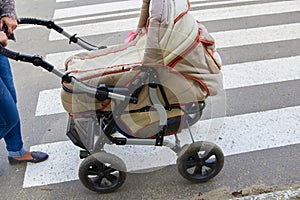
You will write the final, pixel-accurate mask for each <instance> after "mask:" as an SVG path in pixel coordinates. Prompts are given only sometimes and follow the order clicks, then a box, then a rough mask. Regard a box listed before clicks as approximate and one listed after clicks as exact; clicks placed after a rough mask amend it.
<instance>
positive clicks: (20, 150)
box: [0, 0, 48, 165]
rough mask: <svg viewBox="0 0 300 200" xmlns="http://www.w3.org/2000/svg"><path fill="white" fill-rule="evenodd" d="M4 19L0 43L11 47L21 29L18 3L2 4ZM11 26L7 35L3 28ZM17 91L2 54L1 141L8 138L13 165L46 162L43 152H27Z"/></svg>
mask: <svg viewBox="0 0 300 200" xmlns="http://www.w3.org/2000/svg"><path fill="white" fill-rule="evenodd" d="M0 6H1V11H0V12H1V13H0V14H1V18H0V30H1V31H0V43H1V44H2V45H3V46H6V45H7V40H8V37H7V36H10V35H12V34H13V31H14V29H15V28H16V27H17V25H18V24H17V20H16V19H17V17H16V12H15V2H14V0H2V1H0ZM4 25H6V26H7V32H6V33H4V32H3V31H2V27H3V26H4ZM16 103H17V99H16V91H15V88H14V83H13V78H12V72H11V69H10V64H9V61H8V59H7V58H6V57H5V56H3V55H2V54H0V139H2V138H4V141H5V143H6V149H7V151H8V161H9V163H10V164H11V165H14V164H19V163H24V162H34V163H37V162H42V161H44V160H46V159H47V158H48V154H46V153H43V152H30V151H26V150H25V149H24V147H23V141H22V136H21V128H20V118H19V114H18V108H17V105H16Z"/></svg>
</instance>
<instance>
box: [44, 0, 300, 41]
mask: <svg viewBox="0 0 300 200" xmlns="http://www.w3.org/2000/svg"><path fill="white" fill-rule="evenodd" d="M299 10H300V1H289V2H276V3H266V4H259V5H247V6H236V7H229V8H228V7H227V8H217V9H207V10H201V11H199V10H198V11H191V12H190V13H191V14H193V15H194V16H195V18H196V19H199V20H201V21H202V22H205V21H211V20H223V19H232V18H240V17H250V16H259V15H268V14H276V13H284V12H293V11H299ZM137 22H138V18H130V19H119V20H114V21H105V22H98V23H90V24H83V25H75V26H68V27H64V30H66V31H67V32H70V33H77V34H78V35H79V36H81V37H83V36H90V35H98V34H105V33H113V32H120V31H128V30H132V29H135V28H136V25H137ZM282 32H284V31H282ZM283 38H284V37H283ZM61 39H65V38H64V36H63V35H61V34H59V33H57V32H55V31H53V30H52V31H51V32H50V35H49V40H51V41H53V40H61Z"/></svg>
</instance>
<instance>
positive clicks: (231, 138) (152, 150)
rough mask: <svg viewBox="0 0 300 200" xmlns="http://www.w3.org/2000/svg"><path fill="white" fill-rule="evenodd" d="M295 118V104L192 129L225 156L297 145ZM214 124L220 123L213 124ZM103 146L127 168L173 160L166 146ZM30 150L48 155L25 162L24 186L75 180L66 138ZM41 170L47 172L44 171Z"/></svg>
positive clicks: (73, 152) (299, 113)
mask: <svg viewBox="0 0 300 200" xmlns="http://www.w3.org/2000/svg"><path fill="white" fill-rule="evenodd" d="M299 119H300V106H296V107H288V108H282V109H278V110H271V111H264V112H257V113H248V114H243V115H237V116H231V117H225V118H217V119H211V120H204V121H200V122H198V124H196V125H194V126H193V127H192V129H193V133H194V137H195V139H196V140H197V141H199V140H205V141H212V142H214V143H216V144H218V145H219V146H220V147H221V149H222V150H223V152H224V154H225V156H228V155H235V154H240V153H245V152H252V151H257V150H263V149H269V148H275V147H282V146H287V145H292V144H299V143H300V122H299ZM214 121H219V122H217V123H215V122H214ZM220 122H221V123H220ZM216 124H222V126H219V125H217V126H215V125H216ZM287 125H288V126H287ZM180 137H181V138H182V141H183V144H184V143H186V142H188V141H189V140H188V139H186V138H188V133H187V131H186V130H185V131H184V133H182V134H180ZM172 138H173V137H172ZM188 143H190V142H188ZM108 147H110V148H108ZM105 149H107V151H108V152H111V153H113V154H116V155H118V156H119V157H120V158H121V159H122V160H123V161H124V162H125V164H126V166H127V169H128V171H135V170H141V169H149V168H152V167H153V168H154V167H159V166H166V165H171V164H175V161H176V155H175V153H173V152H172V151H171V150H170V149H168V148H166V147H154V146H151V147H145V146H144V147H141V146H115V145H114V146H107V147H106V148H105ZM30 150H31V151H33V150H39V151H45V152H47V153H49V155H50V157H49V160H48V161H46V162H42V163H38V164H34V165H33V164H28V165H27V168H26V172H25V178H24V183H23V187H24V188H28V187H33V186H40V185H48V184H54V183H61V182H65V181H72V180H77V179H78V176H77V173H78V167H79V164H80V162H81V161H80V159H79V156H78V151H79V149H78V148H76V147H74V145H73V144H72V143H71V142H70V141H63V142H58V143H50V144H42V145H37V146H32V147H31V148H30ZM149 158H151V159H149ZM45 171H46V172H47V173H44V172H45Z"/></svg>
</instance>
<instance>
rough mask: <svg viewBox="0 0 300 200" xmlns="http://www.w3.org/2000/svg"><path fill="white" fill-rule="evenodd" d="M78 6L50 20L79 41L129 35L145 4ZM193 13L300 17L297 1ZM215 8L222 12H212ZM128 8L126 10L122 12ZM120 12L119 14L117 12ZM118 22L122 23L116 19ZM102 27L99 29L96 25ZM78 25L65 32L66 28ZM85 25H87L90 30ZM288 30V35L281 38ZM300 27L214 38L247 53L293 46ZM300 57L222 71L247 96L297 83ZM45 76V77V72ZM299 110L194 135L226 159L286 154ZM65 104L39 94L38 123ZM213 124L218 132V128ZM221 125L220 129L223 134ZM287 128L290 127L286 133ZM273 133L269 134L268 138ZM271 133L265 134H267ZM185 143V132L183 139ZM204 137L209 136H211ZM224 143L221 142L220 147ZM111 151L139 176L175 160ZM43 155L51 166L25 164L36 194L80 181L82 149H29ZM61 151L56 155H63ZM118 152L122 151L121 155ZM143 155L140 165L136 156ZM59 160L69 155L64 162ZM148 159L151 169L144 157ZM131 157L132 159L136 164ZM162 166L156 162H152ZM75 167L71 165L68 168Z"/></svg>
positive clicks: (246, 118)
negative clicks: (279, 150) (254, 89)
mask: <svg viewBox="0 0 300 200" xmlns="http://www.w3.org/2000/svg"><path fill="white" fill-rule="evenodd" d="M74 1H76V0H56V2H57V3H66V4H67V2H69V4H70V6H66V7H65V8H62V9H57V10H55V12H54V15H53V19H54V20H55V21H57V22H58V24H62V26H63V25H64V24H65V25H66V26H63V28H64V29H65V30H67V31H68V32H70V33H77V34H78V35H79V36H81V37H84V36H98V35H102V34H107V33H116V32H122V31H128V30H132V29H134V28H135V26H136V24H137V17H136V16H135V17H129V18H126V16H129V15H138V13H139V11H138V8H139V6H140V1H138V0H128V1H117V2H116V1H115V2H110V3H98V4H97V3H95V4H93V5H86V6H77V7H72V2H74ZM190 2H191V3H192V4H191V6H192V8H197V6H212V8H206V9H203V10H199V9H195V10H193V11H191V13H192V14H193V15H194V16H195V17H196V18H197V19H199V20H201V21H202V22H203V23H205V22H211V21H220V23H222V20H231V19H240V18H246V17H259V16H261V17H263V16H266V15H276V14H282V13H292V12H299V11H300V1H299V0H295V1H276V2H267V3H261V2H260V1H253V0H252V1H251V0H232V1H216V2H210V1H199V0H192V1H190ZM235 3H249V5H235ZM216 5H224V6H222V7H216V8H213V6H216ZM124 8H126V9H124ZM117 12H119V13H117ZM118 16H119V17H120V16H121V17H120V18H121V19H120V18H118ZM92 20H100V21H99V22H91V21H92ZM71 22H72V23H74V24H76V25H74V24H73V25H68V23H71ZM86 22H88V23H86ZM283 30H284V31H283ZM299 32H300V23H295V22H292V23H289V24H284V23H283V24H277V25H269V26H263V27H259V26H258V27H252V28H240V29H236V30H224V31H218V32H212V35H213V37H214V38H215V39H216V41H217V47H218V48H219V49H226V48H232V47H247V46H248V45H261V44H266V43H272V42H273V43H275V42H282V41H288V40H299V39H300V34H299ZM62 39H65V38H64V37H63V36H61V35H59V34H57V33H55V32H53V31H51V32H50V35H49V40H50V41H53V42H58V41H59V40H62ZM80 51H83V50H75V51H68V52H66V51H64V52H55V53H50V54H48V55H47V56H46V60H48V61H49V62H50V63H52V64H54V65H55V66H57V67H58V68H61V69H62V68H63V65H64V61H65V60H66V58H67V57H69V56H70V55H73V54H75V53H78V52H80ZM299 66H300V54H298V55H290V56H285V57H284V58H273V59H270V58H268V59H263V60H253V61H249V62H244V63H235V64H225V65H224V66H223V69H222V71H223V74H224V87H225V90H230V89H238V90H241V91H242V90H243V88H245V87H249V86H259V85H265V84H273V83H280V82H288V81H295V80H299V79H300V67H299ZM45 73H46V72H45ZM299 106H300V105H296V106H293V107H286V108H281V109H275V110H269V111H262V112H255V113H244V114H240V115H236V116H228V117H224V118H222V119H220V118H217V119H212V120H203V121H200V122H198V125H196V126H194V127H193V130H194V131H201V132H202V133H203V132H209V131H211V132H212V134H209V135H210V137H211V138H200V137H201V135H203V134H200V133H199V134H195V135H197V136H196V137H199V138H197V139H199V140H200V139H202V140H203V139H204V140H205V139H210V140H213V141H215V142H216V143H217V144H218V145H220V146H221V147H222V149H223V151H224V153H225V155H227V156H228V155H235V154H240V153H244V152H251V151H256V150H262V149H269V148H273V147H281V146H286V145H291V144H299V143H300V131H299V130H300V123H299V119H300V107H299ZM64 112H65V111H64V109H63V107H62V105H61V102H60V88H54V89H50V90H44V91H41V92H40V94H39V99H38V103H37V107H36V112H35V115H36V117H40V116H47V115H54V114H59V113H64ZM214 123H215V125H216V127H215V126H214V125H213V124H214ZM220 123H221V124H222V126H221V127H220V126H219V125H220ZM287 124H288V126H287ZM269 130H272V131H269ZM266 133H268V134H266ZM182 135H183V136H181V137H183V140H185V138H184V133H183V134H182ZM204 137H208V136H207V134H206V135H204ZM220 138H222V140H220ZM106 148H107V151H109V152H112V153H116V152H117V153H116V154H118V155H119V156H120V157H121V158H122V159H123V160H124V162H125V163H126V165H127V167H128V169H129V170H138V169H143V168H145V167H146V166H147V167H150V168H151V167H155V166H164V165H169V164H174V161H175V160H176V155H174V153H173V152H171V151H170V150H168V149H167V148H154V147H147V148H146V147H143V148H140V147H130V148H129V147H126V146H125V147H111V146H108V147H106ZM37 149H38V150H42V151H46V152H48V153H49V154H50V156H51V160H49V161H47V162H44V163H39V164H35V165H30V164H29V165H27V168H26V173H25V177H24V183H23V187H26V188H27V187H33V186H39V185H47V184H54V183H60V182H65V181H72V180H77V179H78V176H77V170H78V166H79V164H80V159H79V157H78V148H77V147H75V146H74V145H73V144H72V143H71V142H70V141H61V142H59V143H49V144H41V145H37V146H33V147H31V150H37ZM58 149H59V150H58ZM118 149H121V151H120V150H118ZM133 149H134V154H136V152H140V154H139V156H138V157H139V158H137V156H133V155H132V154H133ZM61 155H66V156H65V157H63V158H62V157H61ZM149 155H150V156H151V157H152V158H153V159H154V160H153V159H151V162H150V161H149V162H147V159H145V157H144V156H149ZM133 157H134V159H135V160H133ZM156 157H158V158H157V160H155V158H156ZM70 163H71V164H70ZM41 168H43V171H44V170H45V169H46V170H47V171H48V172H49V173H47V174H43V175H40V174H38V173H37V172H38V171H42V170H39V169H41Z"/></svg>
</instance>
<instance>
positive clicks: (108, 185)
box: [79, 152, 127, 193]
mask: <svg viewBox="0 0 300 200" xmlns="http://www.w3.org/2000/svg"><path fill="white" fill-rule="evenodd" d="M125 171H126V166H125V164H124V162H123V161H122V160H121V159H120V158H118V157H116V156H114V155H112V154H109V153H105V152H99V153H96V154H92V155H90V156H88V157H87V158H86V159H84V160H83V162H82V163H81V165H80V167H79V179H80V181H81V183H82V184H83V185H84V186H85V187H87V188H88V189H90V190H92V191H94V192H98V193H108V192H112V191H114V190H116V189H118V188H119V187H121V185H123V183H124V181H125V179H126V177H127V174H126V172H125Z"/></svg>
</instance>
